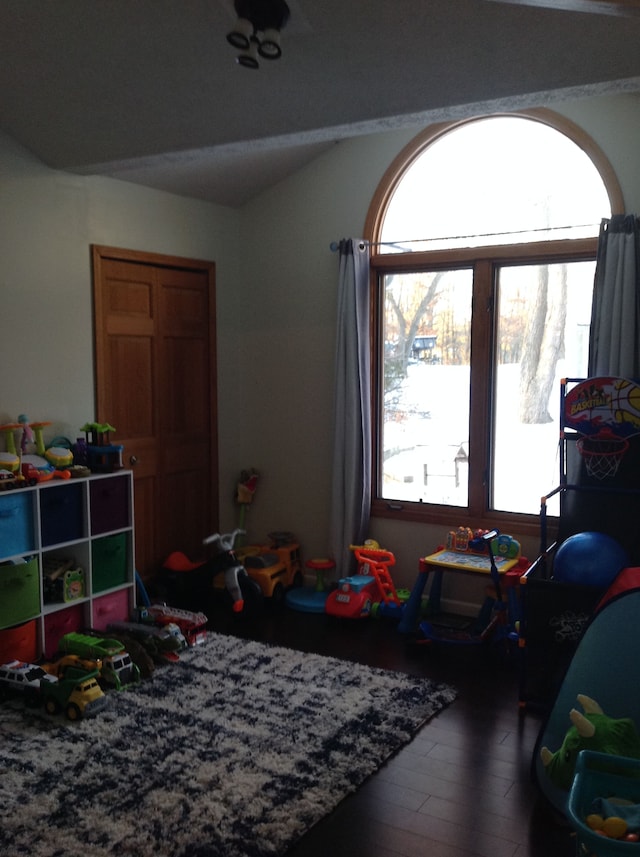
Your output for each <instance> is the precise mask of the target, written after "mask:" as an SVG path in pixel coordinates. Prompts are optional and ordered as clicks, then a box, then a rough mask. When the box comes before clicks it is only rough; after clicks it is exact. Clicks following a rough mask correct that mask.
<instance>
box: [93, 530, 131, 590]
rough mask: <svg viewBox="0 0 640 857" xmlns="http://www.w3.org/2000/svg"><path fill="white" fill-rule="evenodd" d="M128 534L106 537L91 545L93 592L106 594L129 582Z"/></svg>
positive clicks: (96, 540)
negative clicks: (107, 590)
mask: <svg viewBox="0 0 640 857" xmlns="http://www.w3.org/2000/svg"><path fill="white" fill-rule="evenodd" d="M127 560H128V552H127V534H126V533H119V534H118V535H116V536H105V537H104V538H101V539H95V540H94V541H93V542H92V543H91V567H92V571H91V586H92V591H93V592H94V593H96V592H104V591H105V590H106V589H112V588H113V587H114V586H121V585H122V584H123V583H126V582H127V572H128V567H127Z"/></svg>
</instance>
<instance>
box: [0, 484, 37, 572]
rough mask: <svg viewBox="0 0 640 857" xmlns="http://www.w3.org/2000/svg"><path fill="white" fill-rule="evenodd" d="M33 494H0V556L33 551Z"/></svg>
mask: <svg viewBox="0 0 640 857" xmlns="http://www.w3.org/2000/svg"><path fill="white" fill-rule="evenodd" d="M35 548H36V545H35V543H34V530H33V493H32V492H31V491H26V490H24V489H18V490H15V491H7V492H4V493H2V494H0V556H4V557H8V556H17V555H18V554H22V553H30V552H31V551H33V550H35Z"/></svg>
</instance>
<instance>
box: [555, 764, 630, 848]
mask: <svg viewBox="0 0 640 857" xmlns="http://www.w3.org/2000/svg"><path fill="white" fill-rule="evenodd" d="M597 798H606V799H612V798H616V799H620V800H622V801H623V802H626V803H628V804H631V805H633V806H632V807H621V810H620V815H626V814H627V812H629V811H632V812H633V814H634V816H635V812H636V810H635V804H637V805H638V818H639V819H640V759H630V758H627V757H626V756H613V755H610V754H608V753H596V752H595V751H593V750H582V751H581V752H580V753H579V754H578V761H577V763H576V772H575V776H574V778H573V785H572V786H571V791H570V793H569V802H568V805H567V814H568V817H569V822H570V824H571V826H572V827H573V829H574V830H575V832H576V844H577V851H576V853H577V854H578V856H579V857H587V855H588V857H634V855H638V853H640V844H639V843H638V842H625V841H624V840H622V839H609V838H607V837H606V836H603V835H602V834H601V833H597V832H596V831H595V830H592V829H591V828H590V827H589V826H588V825H587V823H586V821H585V819H586V817H587V816H588V815H589V814H590V813H591V812H593V808H592V804H593V801H594V800H596V799H597ZM630 829H631V830H634V829H635V830H636V831H637V827H633V826H632V827H631V828H630Z"/></svg>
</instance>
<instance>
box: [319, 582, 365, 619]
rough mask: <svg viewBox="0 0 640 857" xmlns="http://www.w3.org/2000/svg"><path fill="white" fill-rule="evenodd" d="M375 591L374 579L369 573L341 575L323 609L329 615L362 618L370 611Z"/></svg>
mask: <svg viewBox="0 0 640 857" xmlns="http://www.w3.org/2000/svg"><path fill="white" fill-rule="evenodd" d="M377 592H378V586H377V583H376V579H375V577H372V576H371V575H369V574H354V575H352V576H351V577H343V578H341V580H340V581H339V582H338V588H337V589H336V590H334V591H333V592H331V593H330V594H329V596H328V597H327V601H326V604H325V610H326V611H327V613H328V614H329V615H330V616H340V617H341V618H343V619H364V618H365V617H366V616H369V615H370V613H371V607H372V606H373V603H374V602H375V601H376V598H377Z"/></svg>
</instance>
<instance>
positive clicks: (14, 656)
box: [0, 619, 38, 664]
mask: <svg viewBox="0 0 640 857" xmlns="http://www.w3.org/2000/svg"><path fill="white" fill-rule="evenodd" d="M37 657H38V632H37V627H36V620H35V619H32V620H31V622H24V623H23V624H22V625H16V626H15V627H14V628H5V629H4V630H3V631H0V664H6V663H7V662H8V661H13V660H18V661H28V662H29V663H33V661H35V660H36V659H37Z"/></svg>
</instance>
